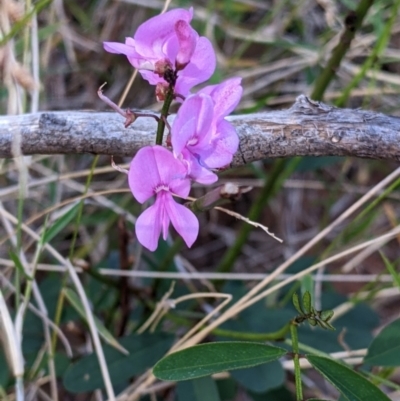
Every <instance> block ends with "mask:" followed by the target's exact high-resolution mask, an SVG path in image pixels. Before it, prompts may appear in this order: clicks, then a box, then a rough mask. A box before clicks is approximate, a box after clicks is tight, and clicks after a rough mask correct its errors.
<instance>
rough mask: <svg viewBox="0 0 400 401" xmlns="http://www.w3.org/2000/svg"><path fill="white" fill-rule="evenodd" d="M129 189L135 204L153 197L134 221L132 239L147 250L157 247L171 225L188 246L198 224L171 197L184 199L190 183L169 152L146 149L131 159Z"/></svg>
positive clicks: (182, 168)
mask: <svg viewBox="0 0 400 401" xmlns="http://www.w3.org/2000/svg"><path fill="white" fill-rule="evenodd" d="M128 179H129V187H130V189H131V191H132V194H133V196H134V197H135V198H136V199H137V201H138V202H140V203H144V202H145V201H146V200H148V199H150V198H151V197H152V196H154V195H155V197H156V200H155V203H154V204H153V205H152V206H150V207H149V208H148V209H146V210H145V211H144V212H143V213H142V214H141V215H140V216H139V217H138V219H137V221H136V226H135V229H136V236H137V238H138V240H139V242H140V243H141V244H142V245H143V246H145V247H146V248H147V249H149V250H150V251H154V250H155V249H156V248H157V245H158V238H159V236H160V234H161V231H162V233H163V238H164V240H165V239H166V238H167V235H168V227H169V223H170V222H171V223H172V225H173V226H174V228H175V230H176V231H177V232H178V234H179V235H180V236H181V237H182V238H183V240H184V241H185V242H186V245H187V246H188V247H191V246H192V244H193V243H194V241H195V240H196V238H197V235H198V232H199V222H198V220H197V218H196V216H195V215H194V213H193V212H192V211H190V210H189V209H188V208H186V207H185V206H183V205H180V204H178V203H176V202H175V201H174V199H173V197H172V194H176V195H179V196H182V197H186V196H188V194H189V191H190V180H189V178H188V177H187V175H186V168H185V166H184V165H183V164H182V163H181V162H180V161H179V160H177V159H175V158H174V156H173V155H172V153H171V152H170V151H168V150H167V149H165V148H163V147H161V146H146V147H144V148H142V149H140V150H139V151H138V152H137V154H136V155H135V157H134V158H133V160H132V162H131V165H130V168H129V175H128Z"/></svg>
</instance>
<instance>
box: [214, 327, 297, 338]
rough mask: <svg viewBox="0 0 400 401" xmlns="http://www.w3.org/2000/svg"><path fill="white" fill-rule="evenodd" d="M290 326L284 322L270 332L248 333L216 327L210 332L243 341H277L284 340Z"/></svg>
mask: <svg viewBox="0 0 400 401" xmlns="http://www.w3.org/2000/svg"><path fill="white" fill-rule="evenodd" d="M290 327H291V323H286V324H285V325H284V326H283V327H282V328H280V329H279V330H277V331H274V332H271V333H248V332H241V331H233V330H225V329H219V328H217V329H214V330H213V331H212V333H213V334H215V335H217V336H221V337H229V338H234V339H237V340H245V341H246V340H247V341H279V340H284V338H285V337H286V334H287V333H288V332H289V330H290Z"/></svg>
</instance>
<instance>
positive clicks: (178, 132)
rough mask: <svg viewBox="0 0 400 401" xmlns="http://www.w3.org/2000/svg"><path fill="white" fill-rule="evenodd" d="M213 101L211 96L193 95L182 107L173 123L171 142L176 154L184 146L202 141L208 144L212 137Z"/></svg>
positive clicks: (202, 143) (204, 144) (202, 144)
mask: <svg viewBox="0 0 400 401" xmlns="http://www.w3.org/2000/svg"><path fill="white" fill-rule="evenodd" d="M212 113H213V103H212V100H211V98H210V97H209V96H200V95H192V96H190V97H188V98H187V99H186V100H185V101H184V102H183V104H182V106H181V107H180V109H179V111H178V114H177V116H176V118H175V120H174V122H173V124H172V129H171V131H172V135H171V142H172V147H173V149H174V152H175V154H176V155H179V154H180V153H181V152H182V150H183V148H184V147H190V146H195V145H196V144H198V143H201V146H203V147H204V146H206V145H207V143H208V142H209V141H210V139H211V136H210V135H211V131H210V126H211V122H212V118H211V116H212Z"/></svg>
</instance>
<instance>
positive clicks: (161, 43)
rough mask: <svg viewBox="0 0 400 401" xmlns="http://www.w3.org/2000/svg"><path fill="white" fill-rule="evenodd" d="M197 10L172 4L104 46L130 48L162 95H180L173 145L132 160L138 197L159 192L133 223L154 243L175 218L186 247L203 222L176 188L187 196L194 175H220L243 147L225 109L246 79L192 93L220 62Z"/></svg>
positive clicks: (201, 178) (143, 239) (207, 179)
mask: <svg viewBox="0 0 400 401" xmlns="http://www.w3.org/2000/svg"><path fill="white" fill-rule="evenodd" d="M192 17H193V9H190V10H184V9H175V10H171V11H169V12H167V13H165V14H162V15H159V16H156V17H153V18H151V19H150V20H148V21H146V22H145V23H143V24H142V25H141V26H140V27H139V28H138V30H137V32H136V33H135V35H134V37H133V38H126V40H125V43H124V44H123V43H115V42H105V43H104V48H105V50H107V51H108V52H111V53H118V54H124V55H125V56H127V58H128V60H129V62H130V63H131V64H132V65H133V66H134V67H135V68H137V69H138V70H139V72H140V74H141V75H142V77H143V78H144V79H146V80H147V81H148V82H149V83H150V84H151V85H155V86H156V91H155V92H156V96H157V99H158V100H159V101H167V98H168V96H169V95H171V96H172V98H173V99H176V100H179V101H182V105H181V106H180V108H179V110H178V113H177V115H176V118H175V120H174V121H173V123H172V126H171V132H170V136H169V139H168V144H169V145H171V147H172V152H171V151H170V150H169V149H167V148H165V147H162V146H160V145H161V142H157V144H156V145H154V146H146V147H144V148H142V149H140V150H139V152H137V154H136V155H135V157H134V158H133V160H132V162H131V165H130V168H129V186H130V189H131V191H132V194H133V196H134V197H135V198H136V200H137V201H138V202H140V203H144V202H146V201H147V200H148V199H150V198H152V197H153V196H155V202H154V204H153V205H152V206H150V207H149V208H148V209H146V210H145V211H144V212H143V213H142V214H141V215H140V216H139V217H138V220H137V222H136V227H135V228H136V236H137V238H138V240H139V242H140V243H141V244H142V245H143V246H145V247H146V248H148V249H149V250H151V251H154V250H155V249H156V248H157V245H158V239H159V236H160V234H161V232H162V234H163V238H164V239H166V238H167V235H168V227H169V223H170V222H171V223H172V225H173V227H174V228H175V230H176V231H177V232H178V234H179V235H181V236H182V238H183V239H184V241H185V242H186V244H187V246H188V247H190V246H191V245H192V244H193V243H194V241H195V240H196V238H197V235H198V231H199V222H198V220H197V218H196V216H195V215H194V213H193V212H192V211H191V210H189V209H188V208H187V207H185V206H183V205H181V204H179V203H177V202H176V201H175V200H174V199H173V195H177V196H179V197H182V198H186V197H187V196H188V194H189V191H190V183H191V180H193V181H196V182H199V183H201V184H211V183H214V182H215V181H217V180H218V177H217V175H216V174H215V172H214V171H213V170H216V169H220V168H223V167H225V166H227V165H229V163H230V162H231V161H232V157H233V155H234V154H235V152H236V151H237V148H238V142H239V140H238V136H237V134H236V131H235V129H234V127H233V126H232V125H231V124H230V123H229V122H228V121H227V120H225V117H226V116H227V115H228V114H230V113H231V112H232V111H233V110H234V109H235V107H236V106H237V104H238V103H239V100H240V97H241V95H242V87H241V79H240V78H231V79H228V80H226V81H224V82H222V83H220V84H218V85H210V86H207V87H205V88H203V89H201V90H200V91H198V92H197V93H195V94H192V93H191V89H192V88H193V87H194V86H195V85H198V84H200V83H203V82H205V81H206V80H207V79H209V78H210V77H211V75H212V74H213V73H214V70H215V65H216V57H215V53H214V50H213V48H212V45H211V43H210V41H209V40H208V39H207V38H205V37H202V36H199V35H198V33H197V32H196V31H195V30H194V29H193V28H192V27H191V26H190V22H191V20H192ZM164 117H165V118H166V116H164ZM160 122H162V119H160V120H159V124H160ZM162 123H163V124H164V122H162Z"/></svg>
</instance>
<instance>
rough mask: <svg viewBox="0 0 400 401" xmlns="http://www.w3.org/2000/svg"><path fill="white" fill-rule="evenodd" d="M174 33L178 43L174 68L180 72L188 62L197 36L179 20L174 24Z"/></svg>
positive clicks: (185, 23) (188, 26)
mask: <svg viewBox="0 0 400 401" xmlns="http://www.w3.org/2000/svg"><path fill="white" fill-rule="evenodd" d="M175 33H176V36H177V38H178V42H179V51H178V54H177V55H176V67H177V69H179V70H182V69H183V68H185V67H186V65H187V64H188V63H189V62H190V59H191V57H192V55H193V53H194V50H195V48H196V43H197V40H198V38H199V35H198V34H197V32H196V31H195V30H194V29H193V28H192V27H191V26H190V25H189V24H188V23H187V22H186V21H183V20H179V21H177V22H176V23H175Z"/></svg>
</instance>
